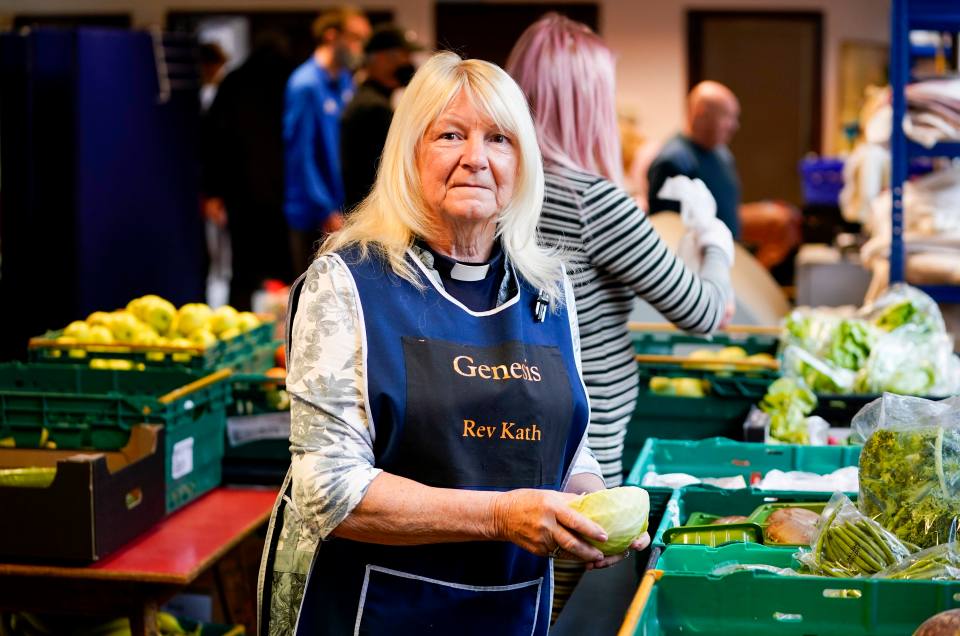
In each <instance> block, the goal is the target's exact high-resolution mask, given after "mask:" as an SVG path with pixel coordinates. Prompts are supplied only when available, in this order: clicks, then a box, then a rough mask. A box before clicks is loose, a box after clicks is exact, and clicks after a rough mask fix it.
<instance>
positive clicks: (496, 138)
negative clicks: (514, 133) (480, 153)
mask: <svg viewBox="0 0 960 636" xmlns="http://www.w3.org/2000/svg"><path fill="white" fill-rule="evenodd" d="M490 141H492V142H493V143H495V144H505V143H507V142H508V141H510V140H509V139H507V136H506V135H504V134H502V133H496V134H494V135H491V136H490Z"/></svg>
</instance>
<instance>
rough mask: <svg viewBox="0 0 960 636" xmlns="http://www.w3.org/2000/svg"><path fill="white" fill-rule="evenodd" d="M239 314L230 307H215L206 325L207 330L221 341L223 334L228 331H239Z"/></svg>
mask: <svg viewBox="0 0 960 636" xmlns="http://www.w3.org/2000/svg"><path fill="white" fill-rule="evenodd" d="M238 316H239V314H237V310H236V309H234V308H233V307H231V306H230V305H224V306H223V307H217V310H216V311H214V312H213V315H212V316H211V317H210V321H209V322H208V323H207V328H208V329H209V330H210V331H212V332H213V333H214V334H215V335H217V336H219V337H220V338H221V339H223V332H224V331H227V330H228V329H237V330H238V331H239V318H238Z"/></svg>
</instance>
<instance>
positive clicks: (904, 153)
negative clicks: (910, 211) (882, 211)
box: [890, 0, 960, 302]
mask: <svg viewBox="0 0 960 636" xmlns="http://www.w3.org/2000/svg"><path fill="white" fill-rule="evenodd" d="M915 30H921V31H940V32H953V33H957V32H960V1H958V0H893V6H892V11H891V16H890V86H891V89H892V93H893V104H892V105H893V126H892V127H891V132H890V153H891V166H890V168H891V170H890V185H891V189H892V191H893V208H892V210H891V211H892V226H893V236H892V237H891V241H890V282H891V283H896V282H900V281H902V280H904V269H905V265H906V258H905V250H904V244H903V182H904V181H906V179H907V166H908V163H909V161H910V159H912V158H917V157H950V158H956V157H960V142H952V143H942V144H937V145H936V146H935V147H933V148H930V149H928V148H924V147H923V146H921V145H920V144H917V143H914V142H912V141H909V140H908V139H907V138H906V136H904V134H903V116H904V114H906V106H907V104H906V97H905V96H904V87H905V86H906V85H907V84H908V83H909V82H910V80H911V72H910V31H915ZM923 290H924V291H926V292H927V293H928V294H930V296H932V297H933V298H934V299H935V300H937V301H939V302H960V287H954V286H949V285H934V286H929V287H924V288H923Z"/></svg>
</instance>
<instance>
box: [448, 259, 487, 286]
mask: <svg viewBox="0 0 960 636" xmlns="http://www.w3.org/2000/svg"><path fill="white" fill-rule="evenodd" d="M488 271H490V265H466V264H464V263H455V264H454V266H453V269H451V270H450V278H452V279H453V280H462V281H467V282H474V281H478V280H483V279H484V278H486V277H487V272H488Z"/></svg>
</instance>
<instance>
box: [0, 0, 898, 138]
mask: <svg viewBox="0 0 960 636" xmlns="http://www.w3.org/2000/svg"><path fill="white" fill-rule="evenodd" d="M527 1H529V0H527ZM534 1H537V0H534ZM597 1H599V2H600V5H601V14H600V22H601V30H602V33H603V35H604V37H605V38H606V40H607V42H608V43H609V44H610V46H611V47H612V48H613V49H614V50H615V51H616V52H617V54H618V55H619V60H620V62H619V67H618V78H619V90H620V94H619V100H620V103H621V105H622V106H623V107H626V108H628V109H630V110H632V111H634V112H636V113H637V114H638V115H639V116H640V118H641V123H642V127H643V130H644V132H645V133H646V134H647V135H649V136H650V137H651V138H654V139H663V138H666V137H668V136H670V135H671V134H672V133H673V132H674V131H676V130H677V129H678V128H679V126H680V124H681V121H682V115H683V97H684V93H685V91H686V87H687V77H686V72H687V71H686V69H687V60H686V50H687V47H686V19H685V13H686V11H687V10H688V9H713V10H731V9H732V10H736V9H753V10H777V11H780V10H782V11H790V10H793V11H798V10H801V11H811V10H815V11H822V12H823V15H824V25H823V38H824V51H823V63H824V68H823V82H824V86H823V93H822V94H823V140H824V144H825V151H827V152H830V151H832V148H831V147H830V144H831V142H832V140H833V138H834V135H833V131H834V130H835V127H836V125H837V124H836V121H835V120H836V100H837V82H838V79H837V68H838V66H839V55H840V43H841V42H842V41H844V40H866V41H873V42H886V41H888V39H889V20H890V17H889V16H890V0H733V1H731V0H696V1H689V0H597ZM330 4H333V3H332V2H328V1H326V0H320V1H316V0H283V2H282V4H280V3H278V2H270V1H269V0H2V2H0V24H2V23H3V16H4V14H5V15H6V16H7V17H9V16H10V15H12V14H15V13H18V12H30V13H41V12H44V11H51V12H53V11H62V12H69V13H76V12H78V11H80V10H88V11H125V12H127V11H128V12H131V13H132V14H133V18H134V22H135V24H137V25H138V26H144V25H151V24H162V23H163V21H164V17H165V14H166V11H167V10H168V9H189V8H195V9H205V10H206V9H215V8H217V7H225V8H226V7H229V8H240V7H264V8H265V7H269V8H270V9H273V10H276V9H279V8H281V7H283V8H291V9H293V8H299V9H303V8H313V7H316V6H318V5H330ZM354 4H356V5H358V6H361V7H363V6H366V7H370V8H384V7H392V8H393V9H394V12H395V15H396V18H397V20H398V21H399V22H401V23H402V24H404V25H405V26H406V27H407V28H411V29H414V30H415V31H417V33H418V34H419V35H420V37H421V38H422V39H423V40H424V41H427V42H429V41H431V40H432V38H433V35H434V34H433V0H393V1H391V0H356V1H355V2H354Z"/></svg>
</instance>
